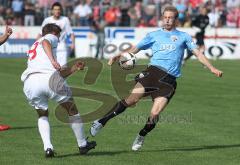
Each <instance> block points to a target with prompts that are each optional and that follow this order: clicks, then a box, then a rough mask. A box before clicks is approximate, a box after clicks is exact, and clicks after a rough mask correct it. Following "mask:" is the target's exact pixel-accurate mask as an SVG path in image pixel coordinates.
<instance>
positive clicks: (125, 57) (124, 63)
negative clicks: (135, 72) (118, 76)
mask: <svg viewBox="0 0 240 165" xmlns="http://www.w3.org/2000/svg"><path fill="white" fill-rule="evenodd" d="M135 63H136V57H135V56H134V54H132V53H129V52H125V53H123V54H122V55H121V56H120V59H119V61H118V64H119V66H120V67H121V68H122V69H124V70H130V69H133V68H134V66H135Z"/></svg>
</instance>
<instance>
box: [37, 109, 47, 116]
mask: <svg viewBox="0 0 240 165" xmlns="http://www.w3.org/2000/svg"><path fill="white" fill-rule="evenodd" d="M37 113H38V118H40V117H43V116H46V117H48V110H46V111H44V110H41V109H37Z"/></svg>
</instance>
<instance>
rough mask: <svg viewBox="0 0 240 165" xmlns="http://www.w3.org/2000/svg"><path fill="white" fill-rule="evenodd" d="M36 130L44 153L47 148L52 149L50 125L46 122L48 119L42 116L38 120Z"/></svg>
mask: <svg viewBox="0 0 240 165" xmlns="http://www.w3.org/2000/svg"><path fill="white" fill-rule="evenodd" d="M38 130H39V133H40V135H41V138H42V141H43V145H44V151H46V150H47V148H51V149H53V146H52V143H51V140H50V125H49V122H48V117H46V116H42V117H40V118H38Z"/></svg>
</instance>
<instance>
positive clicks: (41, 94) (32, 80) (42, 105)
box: [23, 72, 72, 110]
mask: <svg viewBox="0 0 240 165" xmlns="http://www.w3.org/2000/svg"><path fill="white" fill-rule="evenodd" d="M23 91H24V93H25V95H26V97H27V100H28V102H29V104H30V105H31V106H33V107H34V108H35V109H42V110H47V109H48V100H49V99H51V100H54V101H56V102H58V103H63V102H66V101H68V100H69V99H70V98H71V96H72V92H71V89H70V87H69V86H68V85H67V83H66V81H65V80H64V79H63V78H62V77H61V76H60V75H59V73H58V72H55V73H54V74H46V73H34V74H31V75H29V77H28V78H27V79H26V80H25V81H24V87H23Z"/></svg>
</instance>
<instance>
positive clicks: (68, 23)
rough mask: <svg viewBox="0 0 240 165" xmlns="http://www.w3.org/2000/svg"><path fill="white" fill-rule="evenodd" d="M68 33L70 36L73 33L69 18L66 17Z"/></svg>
mask: <svg viewBox="0 0 240 165" xmlns="http://www.w3.org/2000/svg"><path fill="white" fill-rule="evenodd" d="M66 32H67V34H68V35H70V34H72V33H73V31H72V27H71V24H70V21H69V19H68V18H67V17H66Z"/></svg>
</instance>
